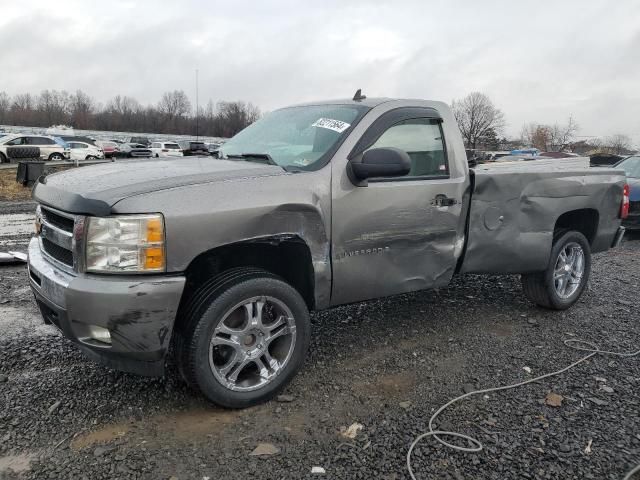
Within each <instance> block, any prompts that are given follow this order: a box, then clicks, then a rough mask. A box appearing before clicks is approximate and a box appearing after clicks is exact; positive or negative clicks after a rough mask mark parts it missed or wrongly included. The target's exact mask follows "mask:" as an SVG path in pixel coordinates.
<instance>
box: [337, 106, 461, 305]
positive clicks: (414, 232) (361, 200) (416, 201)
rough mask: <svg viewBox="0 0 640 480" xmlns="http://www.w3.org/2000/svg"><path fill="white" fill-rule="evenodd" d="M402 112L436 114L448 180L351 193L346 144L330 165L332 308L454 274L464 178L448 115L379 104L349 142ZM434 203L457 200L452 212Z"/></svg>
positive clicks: (443, 110) (441, 281)
mask: <svg viewBox="0 0 640 480" xmlns="http://www.w3.org/2000/svg"><path fill="white" fill-rule="evenodd" d="M404 106H421V107H428V108H432V109H435V110H436V111H438V112H439V113H440V114H441V116H442V119H443V122H442V127H443V130H444V133H445V142H446V147H447V157H448V161H449V169H450V178H446V179H437V180H427V179H415V180H411V179H406V178H405V179H399V180H397V181H395V180H394V181H385V182H369V184H368V185H367V186H356V185H354V184H353V183H352V182H351V180H350V179H349V177H348V175H347V164H348V155H349V153H350V151H351V149H352V148H353V146H354V144H355V142H345V144H344V145H343V146H342V147H341V149H340V150H339V151H338V152H337V153H336V155H335V156H334V158H333V160H332V168H333V188H332V196H333V204H332V211H333V213H332V215H333V221H332V227H333V237H332V262H333V291H332V304H333V305H338V304H342V303H348V302H354V301H359V300H366V299H370V298H377V297H383V296H387V295H393V294H397V293H403V292H410V291H415V290H421V289H426V288H433V287H439V286H443V285H446V284H447V283H449V281H450V280H451V277H452V276H453V274H454V273H455V270H456V266H457V262H458V258H459V257H460V255H461V253H462V250H463V245H464V235H465V218H466V211H467V205H468V193H469V177H468V173H467V162H466V154H465V151H464V149H462V140H461V138H460V136H459V132H458V130H457V127H456V126H455V125H456V124H455V120H454V119H453V117H452V116H451V114H450V111H449V109H448V108H447V107H446V106H444V105H443V104H441V103H438V102H416V101H413V100H412V101H407V102H402V101H398V102H393V103H392V104H390V103H388V104H383V105H380V106H378V107H376V108H374V109H373V110H371V112H369V113H368V114H367V116H365V118H364V119H363V120H362V121H361V122H360V123H359V124H358V126H357V128H356V129H355V130H354V131H353V133H352V137H354V138H355V139H359V138H360V137H361V136H362V135H363V134H364V133H365V132H366V130H367V128H369V127H370V126H371V125H372V123H373V122H374V121H375V120H376V119H377V118H379V117H380V116H381V115H383V114H384V113H386V112H388V111H389V110H391V109H394V108H398V107H404ZM438 195H444V196H446V197H448V198H450V199H455V201H456V203H455V205H452V206H444V207H441V206H437V205H436V204H435V197H436V196H438Z"/></svg>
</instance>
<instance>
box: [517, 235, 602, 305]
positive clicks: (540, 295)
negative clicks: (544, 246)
mask: <svg viewBox="0 0 640 480" xmlns="http://www.w3.org/2000/svg"><path fill="white" fill-rule="evenodd" d="M572 243H573V244H578V245H579V246H580V247H581V248H582V252H583V254H584V271H583V273H582V276H581V278H580V282H579V284H578V287H577V289H576V290H575V292H573V293H572V294H571V295H570V296H568V297H567V298H563V297H562V296H561V295H560V294H559V293H558V291H557V289H556V283H555V280H554V273H555V268H556V264H557V262H558V257H559V256H560V254H561V252H562V251H563V250H564V249H565V248H566V247H567V246H568V245H569V244H572ZM590 272H591V247H590V245H589V241H588V240H587V239H586V238H585V236H584V235H583V234H582V233H580V232H576V231H569V232H566V233H561V234H559V235H557V236H556V238H555V240H554V243H553V246H552V247H551V255H550V256H549V264H548V265H547V269H546V270H545V271H544V272H538V273H529V274H523V275H522V276H521V281H522V289H523V291H524V294H525V296H526V297H527V298H528V299H529V300H531V301H532V302H533V303H535V304H537V305H540V306H541V307H544V308H549V309H552V310H566V309H567V308H569V307H571V306H572V305H573V304H574V303H576V302H577V301H578V299H579V298H580V297H581V296H582V294H583V292H584V290H585V288H586V286H587V283H588V281H589V274H590Z"/></svg>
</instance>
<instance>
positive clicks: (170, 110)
mask: <svg viewBox="0 0 640 480" xmlns="http://www.w3.org/2000/svg"><path fill="white" fill-rule="evenodd" d="M158 110H160V112H162V113H164V114H165V115H166V116H167V117H169V118H171V119H173V118H176V117H180V116H183V115H186V114H188V113H189V112H190V111H191V102H190V101H189V97H187V94H186V93H184V91H182V90H174V91H173V92H165V93H163V94H162V98H161V99H160V103H158Z"/></svg>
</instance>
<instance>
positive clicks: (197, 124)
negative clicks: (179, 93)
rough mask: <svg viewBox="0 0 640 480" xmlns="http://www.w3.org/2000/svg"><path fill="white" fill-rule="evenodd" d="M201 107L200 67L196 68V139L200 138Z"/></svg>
mask: <svg viewBox="0 0 640 480" xmlns="http://www.w3.org/2000/svg"><path fill="white" fill-rule="evenodd" d="M198 110H200V108H199V106H198V69H197V68H196V140H199V138H200V137H199V133H200V132H199V130H200V129H199V126H200V125H199V116H200V115H199V113H200V112H199V111H198Z"/></svg>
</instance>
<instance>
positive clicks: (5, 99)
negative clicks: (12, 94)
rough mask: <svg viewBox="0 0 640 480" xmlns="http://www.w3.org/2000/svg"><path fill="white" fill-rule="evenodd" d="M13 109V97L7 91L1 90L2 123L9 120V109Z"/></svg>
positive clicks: (0, 115) (0, 117)
mask: <svg viewBox="0 0 640 480" xmlns="http://www.w3.org/2000/svg"><path fill="white" fill-rule="evenodd" d="M10 109H11V99H10V98H9V95H7V94H6V93H5V92H0V124H2V123H7V122H8V121H9V110H10Z"/></svg>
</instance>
